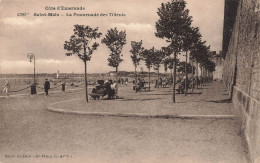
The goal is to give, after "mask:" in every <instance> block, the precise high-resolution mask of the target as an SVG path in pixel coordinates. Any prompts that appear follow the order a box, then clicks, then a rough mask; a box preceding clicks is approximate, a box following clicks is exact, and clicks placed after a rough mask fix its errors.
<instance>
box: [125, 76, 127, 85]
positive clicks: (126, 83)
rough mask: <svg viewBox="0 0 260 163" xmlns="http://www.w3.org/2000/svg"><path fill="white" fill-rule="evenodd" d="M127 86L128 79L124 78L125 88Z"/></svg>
mask: <svg viewBox="0 0 260 163" xmlns="http://www.w3.org/2000/svg"><path fill="white" fill-rule="evenodd" d="M127 84H128V78H125V85H126V86H127Z"/></svg>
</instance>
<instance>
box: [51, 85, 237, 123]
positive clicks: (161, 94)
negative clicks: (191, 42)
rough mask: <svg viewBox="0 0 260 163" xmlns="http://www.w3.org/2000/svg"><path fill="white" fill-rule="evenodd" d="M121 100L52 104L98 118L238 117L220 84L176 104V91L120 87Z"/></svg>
mask: <svg viewBox="0 0 260 163" xmlns="http://www.w3.org/2000/svg"><path fill="white" fill-rule="evenodd" d="M119 96H120V99H116V100H105V99H101V100H89V103H86V102H85V100H84V99H83V98H82V99H72V100H67V101H61V102H57V103H53V104H51V105H50V106H49V107H48V109H49V110H50V111H54V112H61V113H72V114H86V115H94V116H120V117H122V116H123V117H126V116H134V117H138V116H141V117H150V118H234V110H233V108H232V103H231V102H230V101H229V100H228V95H227V93H226V90H225V88H224V87H223V85H222V84H221V83H220V82H212V83H210V84H208V85H206V86H203V87H202V88H199V89H194V91H193V93H191V92H189V93H188V95H187V96H185V95H182V94H177V95H176V103H172V100H171V98H172V88H159V89H157V88H153V89H152V91H150V92H137V93H135V92H134V91H133V90H131V87H120V88H119Z"/></svg>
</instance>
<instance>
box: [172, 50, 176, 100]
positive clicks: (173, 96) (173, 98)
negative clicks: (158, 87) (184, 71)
mask: <svg viewBox="0 0 260 163" xmlns="http://www.w3.org/2000/svg"><path fill="white" fill-rule="evenodd" d="M176 56H177V53H176V52H175V53H174V67H173V90H172V102H173V103H175V86H176Z"/></svg>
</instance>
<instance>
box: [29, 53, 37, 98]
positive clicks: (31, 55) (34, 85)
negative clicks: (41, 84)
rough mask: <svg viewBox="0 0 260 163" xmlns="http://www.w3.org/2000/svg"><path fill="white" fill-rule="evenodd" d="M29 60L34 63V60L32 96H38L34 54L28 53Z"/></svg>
mask: <svg viewBox="0 0 260 163" xmlns="http://www.w3.org/2000/svg"><path fill="white" fill-rule="evenodd" d="M27 58H29V59H30V62H32V59H33V64H34V66H33V85H31V94H36V82H35V55H34V54H33V53H28V54H27Z"/></svg>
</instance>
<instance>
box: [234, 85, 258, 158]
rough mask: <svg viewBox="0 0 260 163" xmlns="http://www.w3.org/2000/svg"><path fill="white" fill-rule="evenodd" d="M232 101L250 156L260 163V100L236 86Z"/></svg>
mask: <svg viewBox="0 0 260 163" xmlns="http://www.w3.org/2000/svg"><path fill="white" fill-rule="evenodd" d="M232 102H233V104H234V106H235V108H236V111H237V115H238V117H239V122H240V125H241V131H242V132H243V135H244V137H245V139H246V142H247V145H248V150H249V154H250V157H251V159H252V161H253V162H255V163H260V110H259V109H260V101H258V100H256V99H254V98H252V97H250V96H249V95H248V94H247V93H245V92H243V91H242V90H241V89H239V88H238V87H236V86H234V87H233V97H232Z"/></svg>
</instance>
